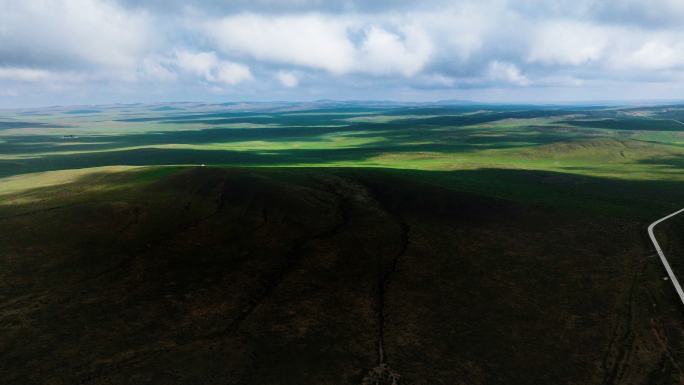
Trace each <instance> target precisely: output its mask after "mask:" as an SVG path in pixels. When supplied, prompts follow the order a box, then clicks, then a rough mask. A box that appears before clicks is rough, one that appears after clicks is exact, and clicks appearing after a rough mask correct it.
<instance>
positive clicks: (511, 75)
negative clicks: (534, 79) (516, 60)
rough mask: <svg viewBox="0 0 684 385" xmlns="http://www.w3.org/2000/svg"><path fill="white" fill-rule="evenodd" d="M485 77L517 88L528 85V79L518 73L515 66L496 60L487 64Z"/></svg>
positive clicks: (518, 70)
mask: <svg viewBox="0 0 684 385" xmlns="http://www.w3.org/2000/svg"><path fill="white" fill-rule="evenodd" d="M487 77H488V78H489V79H490V80H495V81H503V82H506V83H510V84H514V85H518V86H526V85H529V84H530V81H529V79H527V77H526V76H525V75H523V74H522V72H520V69H519V68H518V67H517V66H516V65H515V64H513V63H506V62H501V61H497V60H495V61H492V62H490V63H489V66H488V68H487Z"/></svg>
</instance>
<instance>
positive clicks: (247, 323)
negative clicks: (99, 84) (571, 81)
mask: <svg viewBox="0 0 684 385" xmlns="http://www.w3.org/2000/svg"><path fill="white" fill-rule="evenodd" d="M683 115H684V106H648V107H641V108H636V107H624V108H616V107H568V106H505V105H499V106H487V105H408V104H396V103H373V104H368V103H367V104H364V103H334V102H319V103H307V104H301V103H300V104H296V103H241V104H223V105H207V104H198V103H174V104H157V105H142V104H138V105H112V106H95V107H92V106H87V107H73V108H65V107H52V108H43V109H33V110H31V109H27V110H12V111H3V112H2V113H0V321H1V323H2V325H3V326H2V333H0V357H2V359H0V378H3V379H4V381H5V382H7V383H12V384H14V383H16V384H45V383H50V384H74V383H82V384H103V385H104V384H121V383H125V384H156V383H163V384H292V385H295V384H296V385H314V384H340V385H342V384H356V385H358V384H363V385H370V384H372V385H381V384H387V385H389V384H392V379H391V378H390V374H394V373H396V374H399V375H400V376H401V377H400V380H399V384H401V385H404V384H568V385H570V384H597V385H598V384H602V385H617V384H629V385H632V384H633V385H638V384H674V383H683V382H684V372H683V371H682V365H681V362H684V350H683V347H684V311H683V310H682V308H681V304H679V303H678V299H677V297H676V295H675V294H674V291H673V290H672V287H671V284H670V282H668V281H664V280H662V276H663V274H664V273H663V270H662V266H661V265H660V262H659V260H658V259H657V258H656V257H655V255H654V252H653V250H652V246H651V245H650V243H649V240H648V238H647V237H646V227H647V225H648V224H649V223H650V222H652V221H653V220H654V219H655V218H658V217H660V216H662V215H664V214H665V213H668V212H671V211H673V210H675V209H677V208H680V207H681V206H682V202H684V125H682V124H681V123H679V122H680V119H681V118H682V117H683ZM682 223H683V222H682V221H680V220H677V221H672V222H670V223H667V224H664V225H662V227H659V228H658V231H657V233H658V236H659V238H660V239H662V242H663V246H664V248H665V249H666V251H667V253H668V255H670V254H671V255H673V256H676V255H681V250H684V237H682V236H681V231H680V229H681V224H682ZM673 267H674V268H675V269H676V270H677V271H681V274H682V275H684V264H682V263H681V262H676V263H673ZM0 382H2V381H0Z"/></svg>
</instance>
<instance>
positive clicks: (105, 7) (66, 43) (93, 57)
mask: <svg viewBox="0 0 684 385" xmlns="http://www.w3.org/2000/svg"><path fill="white" fill-rule="evenodd" d="M0 10H1V11H0V26H2V28H0V58H2V61H3V62H4V64H12V65H25V64H27V63H24V62H26V61H29V60H30V61H33V63H28V64H41V65H44V66H49V67H64V66H69V65H70V66H79V65H80V66H84V65H86V66H88V65H89V66H93V65H96V66H98V67H105V68H110V69H114V70H117V71H119V70H124V69H131V68H134V67H135V66H136V65H137V61H138V58H139V57H140V56H141V55H143V54H144V53H145V52H146V50H147V49H148V48H149V46H150V44H151V39H152V38H151V33H152V31H151V28H150V26H151V22H150V19H149V17H148V15H146V14H145V13H144V12H139V11H132V10H128V9H125V8H123V7H120V6H118V5H117V4H116V3H115V2H113V1H103V0H52V1H11V2H10V0H0Z"/></svg>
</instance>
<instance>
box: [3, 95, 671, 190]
mask: <svg viewBox="0 0 684 385" xmlns="http://www.w3.org/2000/svg"><path fill="white" fill-rule="evenodd" d="M682 111H684V107H682V106H662V107H644V108H641V109H639V108H634V107H625V108H615V107H610V108H608V107H605V108H602V107H552V106H549V107H535V106H480V105H473V106H467V105H464V106H461V105H455V106H450V105H432V106H431V105H427V106H424V105H400V104H391V103H387V104H382V103H379V104H373V105H364V104H361V103H312V104H305V105H300V104H287V103H253V104H225V105H205V104H192V103H178V104H173V105H115V106H102V107H80V108H60V107H54V108H46V109H38V110H12V111H5V112H3V114H2V115H1V116H0V177H4V178H7V179H2V183H0V194H4V195H7V193H9V192H11V191H14V190H16V189H17V187H16V186H19V185H21V184H22V179H23V178H26V182H23V183H24V184H26V185H27V186H31V185H34V184H36V183H37V184H38V185H40V184H44V183H52V184H56V183H57V181H58V179H59V178H60V176H64V177H65V178H66V179H65V181H69V180H70V179H69V178H73V175H75V173H76V174H79V175H85V174H87V173H88V172H89V171H88V170H89V169H92V171H93V172H102V171H104V170H106V169H107V167H121V166H127V167H137V166H169V165H174V166H178V165H181V166H183V165H184V166H188V165H206V166H221V167H228V166H233V167H236V166H237V167H270V168H272V167H308V168H311V167H334V168H345V167H346V168H390V169H399V170H405V171H408V170H414V171H433V172H434V173H433V174H432V175H451V174H450V173H449V172H452V171H466V170H469V171H472V172H473V173H474V174H477V172H476V171H477V170H512V171H511V174H512V175H514V174H515V172H513V171H517V172H518V173H520V172H522V171H540V172H541V171H543V172H551V173H560V174H564V175H568V178H574V177H582V176H584V177H599V178H602V179H600V180H605V181H607V183H613V182H610V181H613V180H624V181H634V182H636V181H653V182H654V183H653V185H654V186H660V185H669V184H672V183H676V182H680V181H682V180H683V178H684V169H683V168H682V165H684V125H682V123H681V122H680V121H679V120H677V118H678V117H679V116H680V115H682V114H684V112H682ZM64 170H70V171H68V172H59V173H56V174H54V175H50V176H48V175H49V174H39V175H38V176H35V175H33V176H32V175H31V174H34V173H45V172H50V171H64ZM76 170H78V171H76ZM113 170H117V169H116V168H115V169H113ZM481 173H485V172H481ZM452 174H453V175H460V174H459V173H452ZM465 174H467V173H465ZM421 175H422V174H421ZM428 175H429V174H428ZM442 179H444V180H445V181H447V180H449V178H448V177H445V178H442ZM485 179H486V178H485ZM580 179H581V178H580ZM655 182H660V183H655ZM449 183H450V182H449ZM481 184H482V185H484V186H489V187H483V188H482V190H488V189H489V190H488V191H489V192H490V193H493V194H497V196H502V195H505V194H517V195H523V194H521V193H517V192H515V191H513V190H512V189H508V188H507V187H506V186H501V187H500V188H499V189H496V188H494V189H492V187H491V186H496V185H498V183H496V180H494V181H491V183H490V181H488V180H487V181H485V180H483V181H482V182H481ZM464 188H465V186H464ZM670 203H674V202H670Z"/></svg>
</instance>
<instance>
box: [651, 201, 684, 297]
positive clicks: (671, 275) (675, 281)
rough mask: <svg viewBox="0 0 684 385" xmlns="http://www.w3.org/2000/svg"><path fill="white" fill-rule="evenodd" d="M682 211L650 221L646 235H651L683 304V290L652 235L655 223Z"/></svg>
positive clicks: (683, 210)
mask: <svg viewBox="0 0 684 385" xmlns="http://www.w3.org/2000/svg"><path fill="white" fill-rule="evenodd" d="M681 212H684V209H681V210H678V211H675V212H673V213H672V214H670V215H667V216H664V217H662V218H660V219H658V220H657V221H655V222H653V223H651V225H650V226H648V236H649V237H651V241H652V242H653V245H654V246H655V248H656V251H657V252H658V255H659V256H660V260H661V261H662V262H663V266H665V270H667V275H668V276H669V277H670V281H672V285H674V288H675V290H676V291H677V294H679V299H680V300H681V301H682V304H684V291H683V290H682V287H681V286H680V285H679V281H677V277H676V276H675V274H674V272H673V271H672V268H671V267H670V263H669V262H667V258H665V254H664V253H663V250H662V249H661V248H660V245H659V244H658V241H657V240H656V238H655V235H653V228H654V227H656V225H657V224H658V223H660V222H663V221H666V220H668V219H670V218H672V217H674V216H675V215H677V214H679V213H681Z"/></svg>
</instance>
